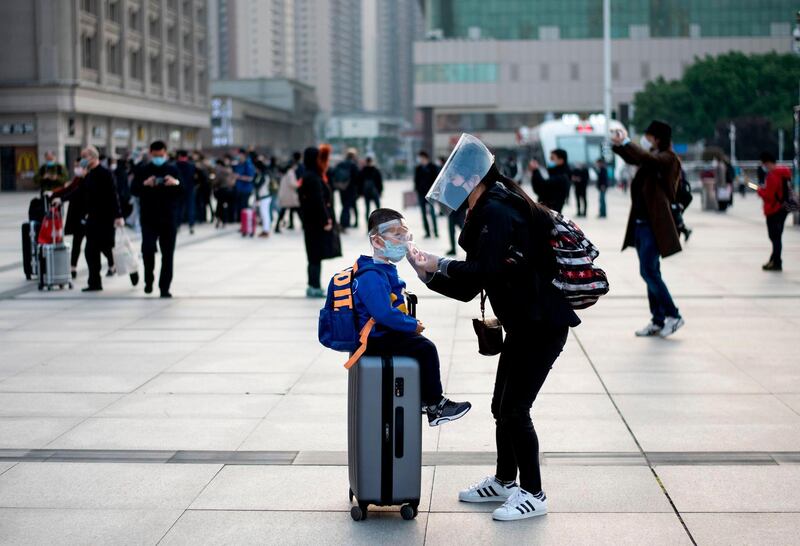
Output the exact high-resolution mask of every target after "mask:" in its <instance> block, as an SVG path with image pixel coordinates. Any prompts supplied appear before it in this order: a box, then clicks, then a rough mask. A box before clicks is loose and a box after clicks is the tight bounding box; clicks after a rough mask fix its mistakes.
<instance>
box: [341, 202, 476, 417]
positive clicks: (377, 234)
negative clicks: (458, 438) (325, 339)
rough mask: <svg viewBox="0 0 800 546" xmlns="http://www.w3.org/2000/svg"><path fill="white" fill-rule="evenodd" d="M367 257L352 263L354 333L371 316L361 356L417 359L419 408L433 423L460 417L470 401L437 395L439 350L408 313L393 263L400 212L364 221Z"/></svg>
mask: <svg viewBox="0 0 800 546" xmlns="http://www.w3.org/2000/svg"><path fill="white" fill-rule="evenodd" d="M368 227H369V241H370V245H371V247H372V256H360V257H359V258H358V260H357V262H356V269H355V271H357V278H356V279H355V280H354V282H353V299H354V303H355V310H356V313H357V314H358V320H359V324H358V331H361V329H362V328H364V325H365V324H366V323H367V322H368V321H369V320H370V318H372V319H374V320H375V326H374V327H373V328H372V330H371V331H370V334H369V338H368V340H367V349H366V351H365V353H364V354H367V355H375V356H408V357H411V358H414V359H416V360H417V362H419V368H420V383H421V393H420V394H421V397H422V404H423V409H424V411H425V413H426V415H427V417H428V424H429V425H430V426H432V427H434V426H437V425H440V424H442V423H447V422H449V421H455V420H456V419H460V418H461V417H463V416H464V415H466V413H467V412H468V411H469V410H470V408H471V407H472V405H471V404H470V403H469V402H454V401H452V400H449V399H447V398H445V397H444V396H443V395H442V381H441V377H440V371H439V354H438V352H437V351H436V345H434V344H433V342H432V341H431V340H429V339H428V338H426V337H425V336H423V335H422V332H423V330H425V326H424V325H423V324H422V323H421V322H420V321H418V320H417V319H416V318H414V317H412V316H411V315H409V314H408V310H407V308H406V302H405V287H406V283H405V282H403V281H402V279H400V277H399V275H398V274H397V266H396V265H395V264H396V263H398V262H400V261H401V260H403V258H405V257H406V253H407V251H408V243H409V241H411V233H410V231H409V230H408V226H407V225H406V222H405V219H404V218H403V215H402V214H400V213H399V212H397V211H396V210H392V209H376V210H374V211H373V212H372V214H370V216H369V220H368Z"/></svg>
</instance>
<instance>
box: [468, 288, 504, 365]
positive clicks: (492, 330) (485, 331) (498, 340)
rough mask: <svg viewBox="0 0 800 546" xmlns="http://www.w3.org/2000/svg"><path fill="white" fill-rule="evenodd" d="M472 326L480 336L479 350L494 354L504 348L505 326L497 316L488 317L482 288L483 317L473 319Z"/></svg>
mask: <svg viewBox="0 0 800 546" xmlns="http://www.w3.org/2000/svg"><path fill="white" fill-rule="evenodd" d="M472 327H473V328H475V334H476V335H477V336H478V352H479V353H480V354H482V355H484V356H494V355H497V354H500V351H502V350H503V326H502V325H501V324H500V321H499V320H497V319H496V318H490V319H488V320H487V319H486V293H485V292H484V291H483V290H481V318H479V319H472Z"/></svg>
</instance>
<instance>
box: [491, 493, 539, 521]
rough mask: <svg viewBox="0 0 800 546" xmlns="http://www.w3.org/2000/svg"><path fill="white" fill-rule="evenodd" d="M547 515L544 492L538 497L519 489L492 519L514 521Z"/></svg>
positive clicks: (493, 514)
mask: <svg viewBox="0 0 800 546" xmlns="http://www.w3.org/2000/svg"><path fill="white" fill-rule="evenodd" d="M546 513H547V497H546V496H545V494H544V491H541V492H540V493H538V494H537V495H533V494H531V493H528V492H527V491H525V490H524V489H522V488H521V487H518V488H517V489H516V490H515V491H514V492H513V493H512V494H511V496H510V497H508V499H507V500H506V502H504V503H503V506H501V507H500V508H498V509H497V510H495V511H494V512H493V513H492V519H496V520H499V521H513V520H517V519H525V518H532V517H534V516H543V515H545V514H546Z"/></svg>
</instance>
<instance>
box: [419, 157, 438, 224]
mask: <svg viewBox="0 0 800 546" xmlns="http://www.w3.org/2000/svg"><path fill="white" fill-rule="evenodd" d="M417 157H418V160H419V164H418V165H417V166H416V168H415V169H414V191H416V192H417V203H419V208H420V211H422V227H423V228H424V229H425V238H426V239H429V238H430V236H431V227H430V225H429V224H428V214H430V216H431V222H432V223H433V235H434V237H436V238H438V237H439V226H437V225H436V210H434V208H433V205H431V204H430V203H428V201H427V200H426V199H425V196H426V195H427V194H428V190H430V189H431V186H433V182H434V181H435V180H436V175H437V174H439V170H438V169H437V168H436V165H434V164H433V163H431V158H430V156H429V155H428V152H426V151H425V150H420V152H419V154H417Z"/></svg>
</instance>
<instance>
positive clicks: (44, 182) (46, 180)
mask: <svg viewBox="0 0 800 546" xmlns="http://www.w3.org/2000/svg"><path fill="white" fill-rule="evenodd" d="M67 180H69V173H68V172H67V169H66V167H64V165H62V164H61V163H58V162H57V161H56V154H55V153H53V152H52V151H50V150H48V151H46V152H45V153H44V163H42V166H41V167H39V170H38V171H36V176H34V178H33V181H34V182H35V183H36V185H37V186H39V192H40V193H41V195H42V197H44V194H45V193H46V192H51V191H53V190H55V189H56V188H58V187H60V186H63V185H64V184H65V183H66V182H67Z"/></svg>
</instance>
